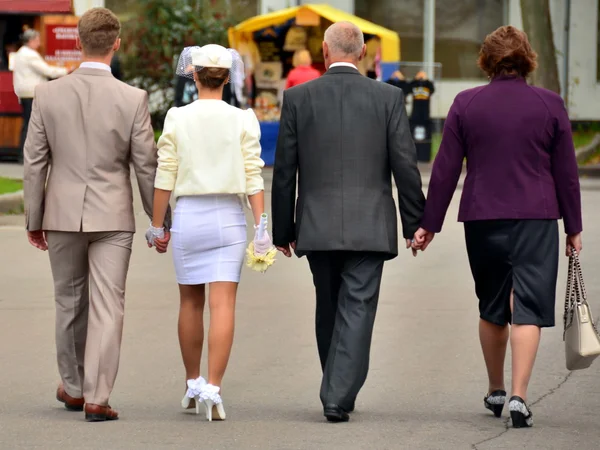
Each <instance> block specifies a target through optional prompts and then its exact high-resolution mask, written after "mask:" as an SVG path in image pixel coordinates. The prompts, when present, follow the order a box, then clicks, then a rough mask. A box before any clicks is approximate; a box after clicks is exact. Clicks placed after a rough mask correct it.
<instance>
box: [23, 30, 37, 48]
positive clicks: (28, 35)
mask: <svg viewBox="0 0 600 450" xmlns="http://www.w3.org/2000/svg"><path fill="white" fill-rule="evenodd" d="M39 36H40V33H39V32H38V31H36V30H34V29H32V28H28V29H27V30H25V31H24V32H23V35H22V36H21V39H23V43H24V44H28V43H29V42H31V41H33V40H34V39H36V38H38V37H39Z"/></svg>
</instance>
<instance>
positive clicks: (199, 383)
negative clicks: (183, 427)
mask: <svg viewBox="0 0 600 450" xmlns="http://www.w3.org/2000/svg"><path fill="white" fill-rule="evenodd" d="M187 386H188V390H187V391H186V393H185V395H184V396H183V399H182V400H181V407H182V408H183V409H189V408H190V404H191V403H192V400H194V401H195V403H196V405H195V406H196V414H200V402H201V400H200V393H201V392H202V389H203V388H204V386H206V380H205V379H204V378H202V377H199V378H197V379H195V380H188V381H187Z"/></svg>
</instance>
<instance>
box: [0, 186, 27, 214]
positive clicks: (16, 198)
mask: <svg viewBox="0 0 600 450" xmlns="http://www.w3.org/2000/svg"><path fill="white" fill-rule="evenodd" d="M22 203H23V191H18V192H11V193H10V194H2V195H0V214H5V213H8V212H10V211H14V210H18V209H20V208H21V204H22Z"/></svg>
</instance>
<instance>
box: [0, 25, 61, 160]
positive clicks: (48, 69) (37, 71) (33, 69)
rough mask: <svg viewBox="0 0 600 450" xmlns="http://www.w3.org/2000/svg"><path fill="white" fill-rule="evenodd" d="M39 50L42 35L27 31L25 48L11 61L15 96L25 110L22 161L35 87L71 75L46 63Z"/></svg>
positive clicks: (24, 39)
mask: <svg viewBox="0 0 600 450" xmlns="http://www.w3.org/2000/svg"><path fill="white" fill-rule="evenodd" d="M39 48H40V33H38V32H37V31H36V30H32V29H28V30H25V32H24V33H23V46H22V47H21V48H20V49H19V51H17V53H16V54H15V55H14V57H13V60H12V61H11V64H12V66H13V85H14V89H15V94H16V95H17V97H19V101H20V103H21V106H22V108H23V126H22V128H21V141H20V146H19V159H20V161H22V160H23V146H24V145H25V139H26V138H27V130H28V127H29V119H30V117H31V111H32V108H33V92H34V91H35V87H36V86H37V85H38V84H40V83H43V82H45V81H48V78H50V79H54V78H59V77H62V76H64V75H67V74H68V73H69V71H68V70H67V69H66V68H64V67H54V66H51V65H49V64H48V63H46V61H44V58H42V56H41V55H40V54H39V53H38V51H37V50H38V49H39Z"/></svg>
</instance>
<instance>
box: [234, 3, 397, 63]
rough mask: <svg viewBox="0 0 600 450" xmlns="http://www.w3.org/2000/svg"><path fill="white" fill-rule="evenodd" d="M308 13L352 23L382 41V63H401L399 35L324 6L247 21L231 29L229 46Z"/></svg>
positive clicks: (301, 8)
mask: <svg viewBox="0 0 600 450" xmlns="http://www.w3.org/2000/svg"><path fill="white" fill-rule="evenodd" d="M306 11H310V12H313V13H315V14H317V15H319V16H320V17H323V18H325V19H327V20H329V21H330V22H341V21H347V22H352V23H353V24H355V25H356V26H358V27H359V28H360V29H361V30H362V32H363V33H365V34H372V35H375V36H378V37H379V38H380V39H381V61H382V62H398V61H400V38H399V37H398V33H396V32H395V31H391V30H388V29H387V28H384V27H381V26H379V25H375V24H374V23H372V22H369V21H368V20H364V19H361V18H360V17H356V16H354V15H352V14H348V13H347V12H344V11H340V10H339V9H336V8H333V7H332V6H329V5H324V4H319V5H312V4H311V5H302V6H295V7H293V8H286V9H282V10H279V11H275V12H272V13H268V14H264V15H262V16H256V17H253V18H251V19H248V20H245V21H244V22H242V23H240V24H239V25H237V26H235V27H233V28H230V29H229V45H230V46H231V47H233V48H235V46H236V44H237V42H240V35H241V34H242V33H251V32H254V31H258V30H262V29H264V28H268V27H271V26H274V25H280V24H282V23H285V22H287V21H288V20H290V19H293V18H295V17H296V16H297V15H298V13H303V12H306Z"/></svg>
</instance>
